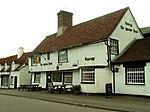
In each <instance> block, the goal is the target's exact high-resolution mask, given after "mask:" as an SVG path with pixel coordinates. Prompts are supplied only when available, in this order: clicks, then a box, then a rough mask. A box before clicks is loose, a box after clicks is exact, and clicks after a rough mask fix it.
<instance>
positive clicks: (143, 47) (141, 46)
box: [114, 37, 150, 63]
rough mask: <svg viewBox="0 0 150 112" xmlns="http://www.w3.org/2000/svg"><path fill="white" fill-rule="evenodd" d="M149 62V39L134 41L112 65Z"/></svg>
mask: <svg viewBox="0 0 150 112" xmlns="http://www.w3.org/2000/svg"><path fill="white" fill-rule="evenodd" d="M135 61H150V37H149V38H148V37H147V38H143V39H138V40H136V41H135V42H134V43H133V44H132V45H131V46H130V47H129V48H128V49H127V50H126V51H125V52H124V53H123V54H122V55H121V56H120V57H119V58H117V59H116V60H115V61H114V63H127V62H135Z"/></svg>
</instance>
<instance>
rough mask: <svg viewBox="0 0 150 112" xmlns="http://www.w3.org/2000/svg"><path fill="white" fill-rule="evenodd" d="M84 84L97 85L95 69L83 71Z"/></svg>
mask: <svg viewBox="0 0 150 112" xmlns="http://www.w3.org/2000/svg"><path fill="white" fill-rule="evenodd" d="M81 79H82V83H95V69H94V68H91V67H88V68H83V69H82V78H81Z"/></svg>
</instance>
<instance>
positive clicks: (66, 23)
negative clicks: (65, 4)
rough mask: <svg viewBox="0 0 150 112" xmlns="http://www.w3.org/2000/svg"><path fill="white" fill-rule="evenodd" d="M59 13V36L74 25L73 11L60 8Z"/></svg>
mask: <svg viewBox="0 0 150 112" xmlns="http://www.w3.org/2000/svg"><path fill="white" fill-rule="evenodd" d="M57 15H58V29H57V36H60V35H62V34H63V33H64V32H65V30H66V29H67V28H69V27H71V26H72V15H73V13H71V12H67V11H63V10H60V12H59V13H58V14H57Z"/></svg>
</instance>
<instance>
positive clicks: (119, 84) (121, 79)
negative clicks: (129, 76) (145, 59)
mask: <svg viewBox="0 0 150 112" xmlns="http://www.w3.org/2000/svg"><path fill="white" fill-rule="evenodd" d="M144 69H145V85H125V68H124V67H123V65H120V68H119V72H118V73H116V75H115V76H116V79H115V80H116V93H120V94H131V95H147V96H150V81H149V79H150V75H149V73H150V63H147V64H146V66H145V68H144Z"/></svg>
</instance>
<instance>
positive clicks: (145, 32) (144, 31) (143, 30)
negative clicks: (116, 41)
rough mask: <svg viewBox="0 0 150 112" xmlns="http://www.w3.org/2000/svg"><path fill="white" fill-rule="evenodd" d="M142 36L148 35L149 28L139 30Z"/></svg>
mask: <svg viewBox="0 0 150 112" xmlns="http://www.w3.org/2000/svg"><path fill="white" fill-rule="evenodd" d="M140 29H141V32H142V34H148V33H150V27H144V28H140Z"/></svg>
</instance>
